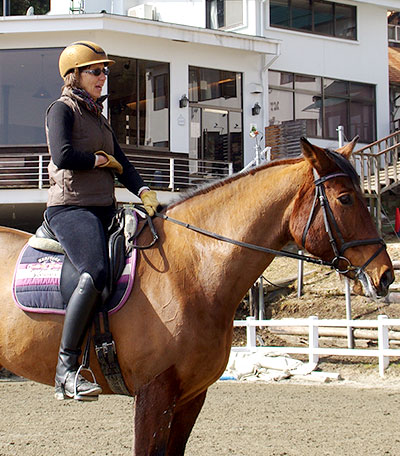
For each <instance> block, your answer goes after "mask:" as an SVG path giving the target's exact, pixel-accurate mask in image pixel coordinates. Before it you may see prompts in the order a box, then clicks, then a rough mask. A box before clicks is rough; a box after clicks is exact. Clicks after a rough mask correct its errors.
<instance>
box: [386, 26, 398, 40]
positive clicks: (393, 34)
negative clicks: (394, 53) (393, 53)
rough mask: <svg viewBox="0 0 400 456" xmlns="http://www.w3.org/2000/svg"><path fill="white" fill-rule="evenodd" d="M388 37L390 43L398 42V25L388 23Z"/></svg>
mask: <svg viewBox="0 0 400 456" xmlns="http://www.w3.org/2000/svg"><path fill="white" fill-rule="evenodd" d="M388 38H389V42H390V43H399V44H400V25H393V24H389V25H388Z"/></svg>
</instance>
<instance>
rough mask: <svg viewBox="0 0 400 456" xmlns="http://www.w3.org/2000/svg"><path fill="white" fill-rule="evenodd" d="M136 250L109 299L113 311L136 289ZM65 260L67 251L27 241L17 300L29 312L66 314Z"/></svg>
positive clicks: (18, 269) (16, 284)
mask: <svg viewBox="0 0 400 456" xmlns="http://www.w3.org/2000/svg"><path fill="white" fill-rule="evenodd" d="M136 254H137V252H136V250H135V249H133V250H132V252H131V254H130V256H129V257H127V258H126V261H125V267H124V270H123V271H122V274H121V277H120V278H119V280H118V282H117V283H116V285H115V286H114V291H113V293H112V295H111V296H110V298H109V300H108V303H107V310H108V312H109V314H112V313H115V312H117V311H118V310H119V309H120V308H121V307H122V306H123V305H124V304H125V302H126V300H127V299H128V297H129V295H130V293H131V291H132V286H133V281H134V276H135V268H136ZM63 263H64V255H63V254H60V253H53V252H45V251H43V250H37V249H34V248H33V247H31V246H29V245H28V244H26V245H25V247H24V248H23V249H22V251H21V254H20V256H19V259H18V262H17V266H16V268H15V272H14V279H13V284H12V292H13V297H14V301H15V304H16V305H17V306H18V307H20V308H21V309H22V310H24V311H26V312H37V313H55V314H64V313H65V309H66V307H67V306H66V303H64V301H63V298H62V296H61V290H60V283H61V271H62V266H63Z"/></svg>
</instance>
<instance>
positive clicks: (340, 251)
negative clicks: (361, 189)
mask: <svg viewBox="0 0 400 456" xmlns="http://www.w3.org/2000/svg"><path fill="white" fill-rule="evenodd" d="M313 171H314V177H315V180H314V184H315V195H314V201H313V205H312V207H311V212H310V215H309V216H308V220H307V224H306V226H305V228H304V231H303V236H302V240H301V243H302V247H305V243H306V238H307V234H308V231H309V229H310V227H311V224H312V221H313V219H314V216H315V213H316V210H317V202H319V205H320V206H321V209H322V214H323V217H324V225H325V231H326V233H327V234H328V237H329V243H330V244H331V247H332V250H333V254H334V255H335V256H334V258H333V260H332V261H331V264H332V267H333V268H334V269H336V271H337V272H339V273H340V274H347V273H348V272H351V271H353V272H355V276H354V278H357V277H358V276H359V275H360V274H361V273H363V272H364V269H365V268H366V267H367V266H368V265H369V264H370V263H371V261H373V260H374V259H375V258H376V257H377V256H378V255H379V254H380V253H381V252H382V250H384V249H385V248H386V244H385V242H384V240H383V239H382V238H373V239H361V240H358V241H350V242H345V240H344V238H343V235H342V233H341V231H340V229H339V226H338V224H337V222H336V219H335V216H334V215H333V212H332V209H331V206H330V204H329V201H328V198H327V196H326V192H325V186H324V183H325V182H326V181H328V180H330V179H335V178H336V177H347V178H349V177H350V176H349V175H348V174H346V173H341V172H339V173H331V174H327V175H326V176H323V177H319V175H318V173H317V172H316V171H315V169H314V170H313ZM332 228H333V229H332ZM333 231H335V233H336V237H337V239H338V242H337V241H336V239H335V237H334V235H333ZM338 244H339V245H338ZM370 244H379V245H380V247H379V248H378V249H377V250H376V252H375V253H374V254H373V255H371V257H370V258H369V259H368V260H367V261H366V262H365V263H364V264H363V265H362V266H361V267H356V266H353V265H352V264H351V261H350V260H349V259H348V258H347V257H345V256H344V252H345V251H346V250H347V249H349V248H351V247H358V246H362V245H370ZM341 261H342V262H345V263H346V265H347V266H346V267H345V269H341V268H340V266H339V263H340V262H341Z"/></svg>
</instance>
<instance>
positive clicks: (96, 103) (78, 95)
mask: <svg viewBox="0 0 400 456" xmlns="http://www.w3.org/2000/svg"><path fill="white" fill-rule="evenodd" d="M62 94H63V95H67V96H68V97H71V98H75V99H76V100H78V102H80V103H82V104H83V105H84V106H85V107H86V109H87V110H88V111H90V112H93V114H95V115H96V116H97V117H100V116H101V113H102V111H103V102H104V100H105V99H106V98H107V95H103V96H102V97H99V98H98V99H97V100H94V99H93V98H92V97H91V96H90V95H89V94H88V93H87V92H86V90H84V89H80V88H78V87H75V88H73V89H70V88H65V89H64V90H63V93H62Z"/></svg>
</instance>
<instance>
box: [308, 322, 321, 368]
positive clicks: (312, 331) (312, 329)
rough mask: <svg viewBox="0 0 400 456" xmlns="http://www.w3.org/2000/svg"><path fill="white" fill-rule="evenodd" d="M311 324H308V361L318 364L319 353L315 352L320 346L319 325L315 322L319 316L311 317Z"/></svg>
mask: <svg viewBox="0 0 400 456" xmlns="http://www.w3.org/2000/svg"><path fill="white" fill-rule="evenodd" d="M308 320H309V326H308V348H309V354H308V361H309V363H312V364H318V361H319V355H318V354H317V353H315V352H314V350H315V349H316V348H318V325H315V324H314V322H316V320H318V317H315V316H313V317H309V318H308Z"/></svg>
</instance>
